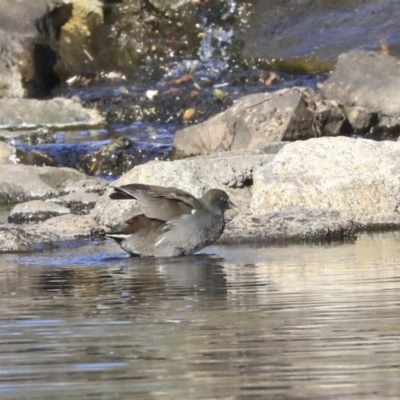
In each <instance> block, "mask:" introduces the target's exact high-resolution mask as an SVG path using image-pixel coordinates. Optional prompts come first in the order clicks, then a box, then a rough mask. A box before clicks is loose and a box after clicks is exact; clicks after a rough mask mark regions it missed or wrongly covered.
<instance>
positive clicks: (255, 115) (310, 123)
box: [174, 87, 351, 156]
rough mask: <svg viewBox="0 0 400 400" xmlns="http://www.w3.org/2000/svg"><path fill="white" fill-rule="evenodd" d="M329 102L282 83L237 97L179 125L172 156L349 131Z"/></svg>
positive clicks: (255, 147)
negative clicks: (197, 121)
mask: <svg viewBox="0 0 400 400" xmlns="http://www.w3.org/2000/svg"><path fill="white" fill-rule="evenodd" d="M350 132H351V128H350V126H349V124H348V122H347V120H346V117H345V116H344V114H343V112H342V110H340V109H339V108H338V107H337V106H336V105H335V104H334V103H329V102H323V101H322V100H321V99H320V98H319V97H318V96H317V95H316V94H315V93H314V92H313V91H312V90H311V89H306V88H297V87H296V88H293V89H283V90H280V91H277V92H273V93H260V94H254V95H249V96H245V97H243V98H241V99H239V100H238V101H237V102H236V103H235V104H234V105H233V106H232V107H231V108H229V109H228V110H226V111H225V112H223V113H221V114H218V115H216V116H214V117H212V118H210V119H209V120H207V121H205V122H203V123H201V124H198V125H194V126H190V127H187V128H184V129H182V130H178V131H177V132H176V135H175V138H174V148H175V150H176V154H177V156H188V155H197V154H209V153H212V152H214V151H229V150H248V151H254V150H262V149H263V148H265V147H266V146H267V145H268V144H269V143H273V142H278V141H292V140H299V139H307V138H311V137H319V136H327V135H329V136H336V135H340V134H344V133H350Z"/></svg>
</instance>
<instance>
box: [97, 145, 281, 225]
mask: <svg viewBox="0 0 400 400" xmlns="http://www.w3.org/2000/svg"><path fill="white" fill-rule="evenodd" d="M274 157H275V156H274V155H271V154H254V153H240V152H238V153H233V152H228V153H218V154H213V155H208V156H201V157H194V158H188V159H185V160H177V161H173V162H167V161H153V162H149V163H147V164H143V165H140V166H137V167H135V168H133V169H132V170H131V171H129V172H128V173H127V174H125V175H124V176H122V177H121V178H120V179H118V180H117V181H115V182H113V183H112V185H113V186H119V185H126V184H129V183H146V184H154V185H161V186H175V187H178V188H181V189H185V190H187V191H189V192H190V193H192V194H193V195H194V196H201V195H202V194H203V193H204V192H205V191H206V190H207V189H209V188H220V189H223V190H225V191H226V192H227V193H229V195H230V196H232V198H233V199H234V202H235V204H237V205H238V206H239V207H240V208H241V210H242V211H246V210H248V208H249V202H250V198H251V186H252V183H253V173H254V171H255V170H256V169H257V168H259V167H260V166H262V165H265V164H267V163H268V162H270V161H271V160H272V159H273V158H274ZM111 191H112V190H111V189H109V190H107V191H106V193H105V194H104V195H103V196H102V197H101V198H100V200H99V202H98V203H97V204H96V207H95V209H94V210H93V211H92V213H91V216H92V217H93V218H95V219H96V221H97V222H98V223H99V224H100V225H110V226H115V225H118V224H119V223H120V222H122V221H124V220H126V219H128V218H129V217H131V216H132V215H134V214H135V213H137V212H138V207H137V205H136V202H135V201H115V200H111V199H109V198H108V196H109V194H110V192H111Z"/></svg>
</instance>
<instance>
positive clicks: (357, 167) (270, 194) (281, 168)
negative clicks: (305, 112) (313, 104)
mask: <svg viewBox="0 0 400 400" xmlns="http://www.w3.org/2000/svg"><path fill="white" fill-rule="evenodd" d="M399 193H400V143H399V142H393V141H382V142H375V141H372V140H367V139H351V138H345V137H338V138H319V139H310V140H307V141H298V142H295V143H290V144H288V145H286V146H285V147H284V148H283V149H282V150H281V151H280V152H279V153H278V154H277V155H276V157H275V159H274V160H273V161H272V162H270V163H269V164H267V165H264V166H262V167H260V168H258V169H257V170H256V171H255V173H254V185H253V189H252V200H251V211H252V213H253V214H255V215H265V214H266V213H269V212H277V211H282V210H285V209H286V208H287V207H293V206H298V207H302V208H305V209H308V210H314V209H333V210H336V211H338V212H339V213H340V214H341V217H342V218H345V219H348V220H351V221H353V222H354V223H356V224H363V225H364V226H367V227H371V226H375V225H384V226H385V225H390V226H393V225H398V224H400V210H399V206H400V198H399Z"/></svg>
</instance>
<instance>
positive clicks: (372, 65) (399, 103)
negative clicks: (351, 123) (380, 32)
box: [322, 50, 400, 117]
mask: <svg viewBox="0 0 400 400" xmlns="http://www.w3.org/2000/svg"><path fill="white" fill-rule="evenodd" d="M322 92H323V95H324V96H325V97H326V98H327V99H336V100H339V101H341V102H342V103H343V104H346V105H356V106H360V107H365V108H367V109H369V110H371V111H375V112H379V113H383V114H385V115H388V116H395V117H397V116H399V113H400V112H399V110H400V60H399V59H398V58H396V57H392V56H388V55H383V54H381V53H377V52H373V51H365V50H353V51H350V52H348V53H344V54H342V55H340V57H339V59H338V61H337V64H336V67H335V70H334V72H333V73H332V75H331V76H330V77H329V79H328V80H327V81H326V82H325V83H324V85H323V87H322Z"/></svg>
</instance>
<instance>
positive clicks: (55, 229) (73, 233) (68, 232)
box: [25, 214, 97, 243]
mask: <svg viewBox="0 0 400 400" xmlns="http://www.w3.org/2000/svg"><path fill="white" fill-rule="evenodd" d="M95 227H97V224H96V222H95V220H94V219H93V218H91V217H90V216H88V215H73V214H69V215H61V216H59V217H54V218H50V219H48V220H46V221H44V222H42V223H40V224H37V225H28V226H26V227H25V230H26V232H27V233H28V234H29V235H31V236H34V237H35V238H36V239H35V240H36V242H37V243H42V242H43V243H46V242H49V241H51V242H57V241H58V242H63V241H64V242H65V241H69V240H76V239H82V238H89V237H90V234H91V230H92V229H93V228H95Z"/></svg>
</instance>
